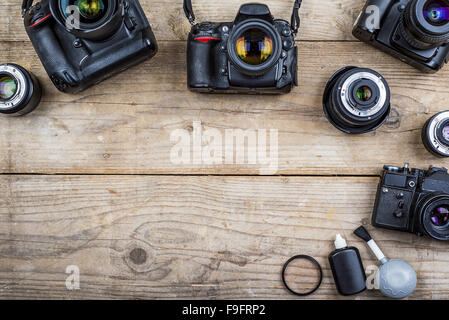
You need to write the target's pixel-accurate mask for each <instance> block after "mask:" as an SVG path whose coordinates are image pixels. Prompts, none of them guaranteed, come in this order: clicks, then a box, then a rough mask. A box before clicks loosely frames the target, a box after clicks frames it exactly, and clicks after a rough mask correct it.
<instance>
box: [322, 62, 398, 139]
mask: <svg viewBox="0 0 449 320" xmlns="http://www.w3.org/2000/svg"><path fill="white" fill-rule="evenodd" d="M323 109H324V113H325V115H326V117H327V118H328V120H329V121H330V122H331V123H332V124H333V125H334V126H335V127H336V128H337V129H339V130H341V131H343V132H345V133H350V134H361V133H366V132H369V131H373V130H375V129H377V128H378V127H380V126H381V125H382V124H383V123H384V122H385V120H386V119H387V117H388V115H389V113H390V89H389V87H388V84H387V82H386V81H385V79H384V78H383V77H382V76H381V75H380V74H379V73H377V72H376V71H373V70H371V69H366V68H357V67H345V68H343V69H341V70H339V71H337V72H336V73H335V74H334V75H333V76H332V77H331V79H330V80H329V82H328V83H327V85H326V88H325V90H324V95H323Z"/></svg>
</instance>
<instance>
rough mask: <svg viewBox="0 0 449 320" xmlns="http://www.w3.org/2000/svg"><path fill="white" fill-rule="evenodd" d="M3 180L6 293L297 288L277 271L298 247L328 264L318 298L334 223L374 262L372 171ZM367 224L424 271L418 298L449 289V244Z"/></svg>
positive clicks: (232, 292) (323, 294) (0, 230)
mask: <svg viewBox="0 0 449 320" xmlns="http://www.w3.org/2000/svg"><path fill="white" fill-rule="evenodd" d="M0 182H1V183H0V192H1V194H2V195H3V196H2V197H1V198H0V221H1V223H0V257H1V259H0V297H2V298H18V297H20V298H191V297H193V298H286V299H289V298H296V297H292V296H291V295H290V294H288V293H287V292H286V290H284V288H283V286H282V284H281V281H280V270H281V266H282V264H283V263H284V262H285V261H286V259H288V258H289V257H290V256H292V255H295V254H300V253H303V254H309V255H312V256H314V257H316V258H317V260H318V261H319V262H320V263H321V264H322V266H323V268H324V281H323V285H322V287H321V288H320V289H319V291H318V292H317V293H316V294H314V295H313V296H311V297H310V298H314V299H317V298H321V299H323V298H341V297H339V296H338V295H337V293H336V289H335V286H334V284H333V280H332V277H331V272H330V269H329V265H328V262H327V260H326V259H327V255H328V254H329V253H330V252H331V251H332V239H333V237H334V236H335V233H336V232H339V233H342V234H343V235H344V236H345V237H346V238H347V239H348V242H349V243H350V244H351V245H355V246H357V247H358V248H359V249H360V251H361V253H362V256H363V260H364V264H365V267H366V266H368V265H371V264H376V263H375V261H374V259H373V256H372V255H371V254H370V253H369V252H368V250H367V248H366V245H365V244H363V243H362V242H360V241H358V240H357V239H356V237H355V236H354V235H352V231H353V229H355V228H356V227H358V226H359V225H360V224H367V223H369V216H370V213H371V210H372V205H373V201H374V197H375V189H376V185H377V179H376V178H338V179H337V178H318V177H315V178H313V177H309V178H307V177H289V178H282V177H185V176H184V177H181V176H165V177H157V176H36V175H31V176H20V175H19V176H18V175H13V176H9V175H4V176H1V177H0ZM273 190H275V191H273ZM369 229H370V231H372V234H373V235H374V236H375V237H376V240H377V242H378V243H379V245H380V246H381V247H382V249H383V250H384V251H385V253H386V254H387V255H388V256H389V257H391V258H394V257H395V258H401V259H404V260H406V261H408V262H409V263H410V264H411V265H412V266H413V267H414V268H415V269H416V271H417V273H418V278H419V281H418V287H417V290H416V292H415V293H414V294H413V296H412V298H448V297H449V280H448V279H449V269H448V268H447V263H448V262H449V253H448V252H447V246H446V244H445V243H437V242H435V241H431V240H429V239H424V238H419V237H416V236H414V235H411V234H404V233H400V232H393V231H384V230H380V229H373V228H372V227H369ZM68 265H77V266H78V267H79V269H80V281H81V283H80V287H81V289H80V290H75V291H69V290H67V289H66V287H65V279H66V277H67V276H68V275H67V274H65V270H66V267H67V266H68ZM308 274H309V273H307V272H306V275H308ZM380 297H381V296H380V295H379V294H378V293H375V292H372V291H370V292H366V293H363V294H361V295H358V296H357V298H380ZM352 298H354V297H352Z"/></svg>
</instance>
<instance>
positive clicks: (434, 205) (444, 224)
mask: <svg viewBox="0 0 449 320" xmlns="http://www.w3.org/2000/svg"><path fill="white" fill-rule="evenodd" d="M417 208H418V213H419V219H420V221H419V222H420V223H421V227H422V230H423V231H424V232H425V233H426V234H427V235H428V236H429V237H431V238H434V239H436V240H449V195H448V194H442V193H433V194H431V195H429V196H427V197H426V198H424V199H423V200H422V201H421V203H420V204H419V205H418V207H417Z"/></svg>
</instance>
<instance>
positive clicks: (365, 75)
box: [340, 72, 387, 119]
mask: <svg viewBox="0 0 449 320" xmlns="http://www.w3.org/2000/svg"><path fill="white" fill-rule="evenodd" d="M365 79H366V80H371V81H373V82H374V83H375V84H376V85H377V87H378V89H379V99H378V101H377V103H376V104H375V105H374V106H373V107H371V108H369V109H366V110H363V109H360V108H357V105H356V104H354V103H353V102H351V99H350V95H351V92H350V88H351V85H352V84H353V83H354V82H355V81H357V80H365ZM382 80H383V78H382V77H378V76H376V75H375V74H372V73H369V72H358V73H355V74H353V75H351V76H350V77H349V78H348V79H346V81H345V82H344V83H343V85H342V87H341V89H340V90H341V100H342V103H343V106H344V107H345V109H346V110H347V111H348V112H349V113H351V114H353V115H355V116H357V117H364V118H368V119H370V118H371V117H372V116H374V115H376V114H377V113H378V112H379V111H381V110H382V108H383V107H384V105H385V102H386V100H387V89H386V88H385V85H384V83H383V81H382Z"/></svg>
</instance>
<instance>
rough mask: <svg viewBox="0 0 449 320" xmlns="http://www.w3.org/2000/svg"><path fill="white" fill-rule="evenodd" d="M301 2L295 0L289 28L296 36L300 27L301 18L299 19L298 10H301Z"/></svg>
mask: <svg viewBox="0 0 449 320" xmlns="http://www.w3.org/2000/svg"><path fill="white" fill-rule="evenodd" d="M301 4H302V0H295V6H294V7H293V13H292V20H291V23H290V25H291V27H292V31H293V33H294V35H295V36H296V35H297V34H298V31H299V27H300V26H301V18H300V17H299V9H300V8H301Z"/></svg>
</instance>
